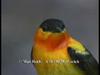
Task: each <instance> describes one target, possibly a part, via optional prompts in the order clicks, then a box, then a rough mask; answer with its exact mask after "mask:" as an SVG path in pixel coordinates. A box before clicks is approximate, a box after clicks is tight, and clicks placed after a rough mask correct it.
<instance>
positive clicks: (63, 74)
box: [32, 47, 85, 75]
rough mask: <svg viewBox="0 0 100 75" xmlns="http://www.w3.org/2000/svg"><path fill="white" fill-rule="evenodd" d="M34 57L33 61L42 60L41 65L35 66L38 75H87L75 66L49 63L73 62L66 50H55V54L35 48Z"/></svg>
mask: <svg viewBox="0 0 100 75" xmlns="http://www.w3.org/2000/svg"><path fill="white" fill-rule="evenodd" d="M32 57H33V60H41V63H35V64H34V66H35V68H36V70H37V72H38V75H85V74H84V72H83V71H81V70H80V69H79V68H78V67H77V66H75V65H74V64H71V63H57V62H53V63H51V62H48V61H49V60H71V59H70V56H69V55H68V53H67V52H66V48H65V49H62V50H55V52H47V51H46V50H42V49H41V48H38V47H34V49H33V53H32Z"/></svg>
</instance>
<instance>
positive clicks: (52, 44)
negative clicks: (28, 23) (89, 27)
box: [35, 30, 69, 51]
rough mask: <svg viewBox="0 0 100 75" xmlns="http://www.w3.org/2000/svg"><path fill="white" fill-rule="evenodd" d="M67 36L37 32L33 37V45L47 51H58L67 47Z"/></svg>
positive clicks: (64, 34)
mask: <svg viewBox="0 0 100 75" xmlns="http://www.w3.org/2000/svg"><path fill="white" fill-rule="evenodd" d="M68 39H69V36H68V35H66V33H65V32H63V33H51V32H42V31H41V30H38V31H37V33H36V37H35V44H36V45H37V46H38V47H40V48H42V49H44V50H48V51H54V50H59V49H62V48H65V47H66V46H67V43H68V42H67V40H68Z"/></svg>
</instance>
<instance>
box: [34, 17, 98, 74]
mask: <svg viewBox="0 0 100 75" xmlns="http://www.w3.org/2000/svg"><path fill="white" fill-rule="evenodd" d="M32 60H34V61H40V62H41V63H34V66H35V68H36V70H37V73H38V75H98V63H97V61H96V60H95V59H94V57H93V56H92V55H91V53H90V52H89V51H88V50H87V48H85V46H84V45H82V44H81V43H80V42H79V41H77V40H75V39H74V38H73V37H72V36H71V35H70V34H69V33H68V32H67V31H66V28H65V25H64V23H63V22H62V21H61V20H58V19H47V20H45V21H44V22H43V23H42V24H41V25H40V27H39V28H38V29H37V31H36V34H35V37H34V45H33V47H32Z"/></svg>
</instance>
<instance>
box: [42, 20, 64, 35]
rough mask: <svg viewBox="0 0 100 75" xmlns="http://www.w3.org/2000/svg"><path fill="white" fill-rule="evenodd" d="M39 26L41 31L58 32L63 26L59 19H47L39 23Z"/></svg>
mask: <svg viewBox="0 0 100 75" xmlns="http://www.w3.org/2000/svg"><path fill="white" fill-rule="evenodd" d="M40 28H42V29H43V31H47V32H53V33H59V32H62V31H63V30H64V28H65V26H64V23H63V22H62V21H61V20H58V19H47V20H45V21H44V22H43V23H42V24H41V25H40Z"/></svg>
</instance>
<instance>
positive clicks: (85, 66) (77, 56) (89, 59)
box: [68, 47, 98, 75]
mask: <svg viewBox="0 0 100 75" xmlns="http://www.w3.org/2000/svg"><path fill="white" fill-rule="evenodd" d="M85 49H86V48H85ZM68 52H69V55H70V57H71V58H72V60H79V63H77V64H76V65H77V66H78V67H79V68H80V69H81V70H83V71H85V72H86V74H87V75H98V63H97V61H96V60H95V58H94V57H93V56H92V54H91V53H90V52H89V51H88V50H85V53H77V52H76V50H75V49H74V48H72V47H68Z"/></svg>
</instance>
